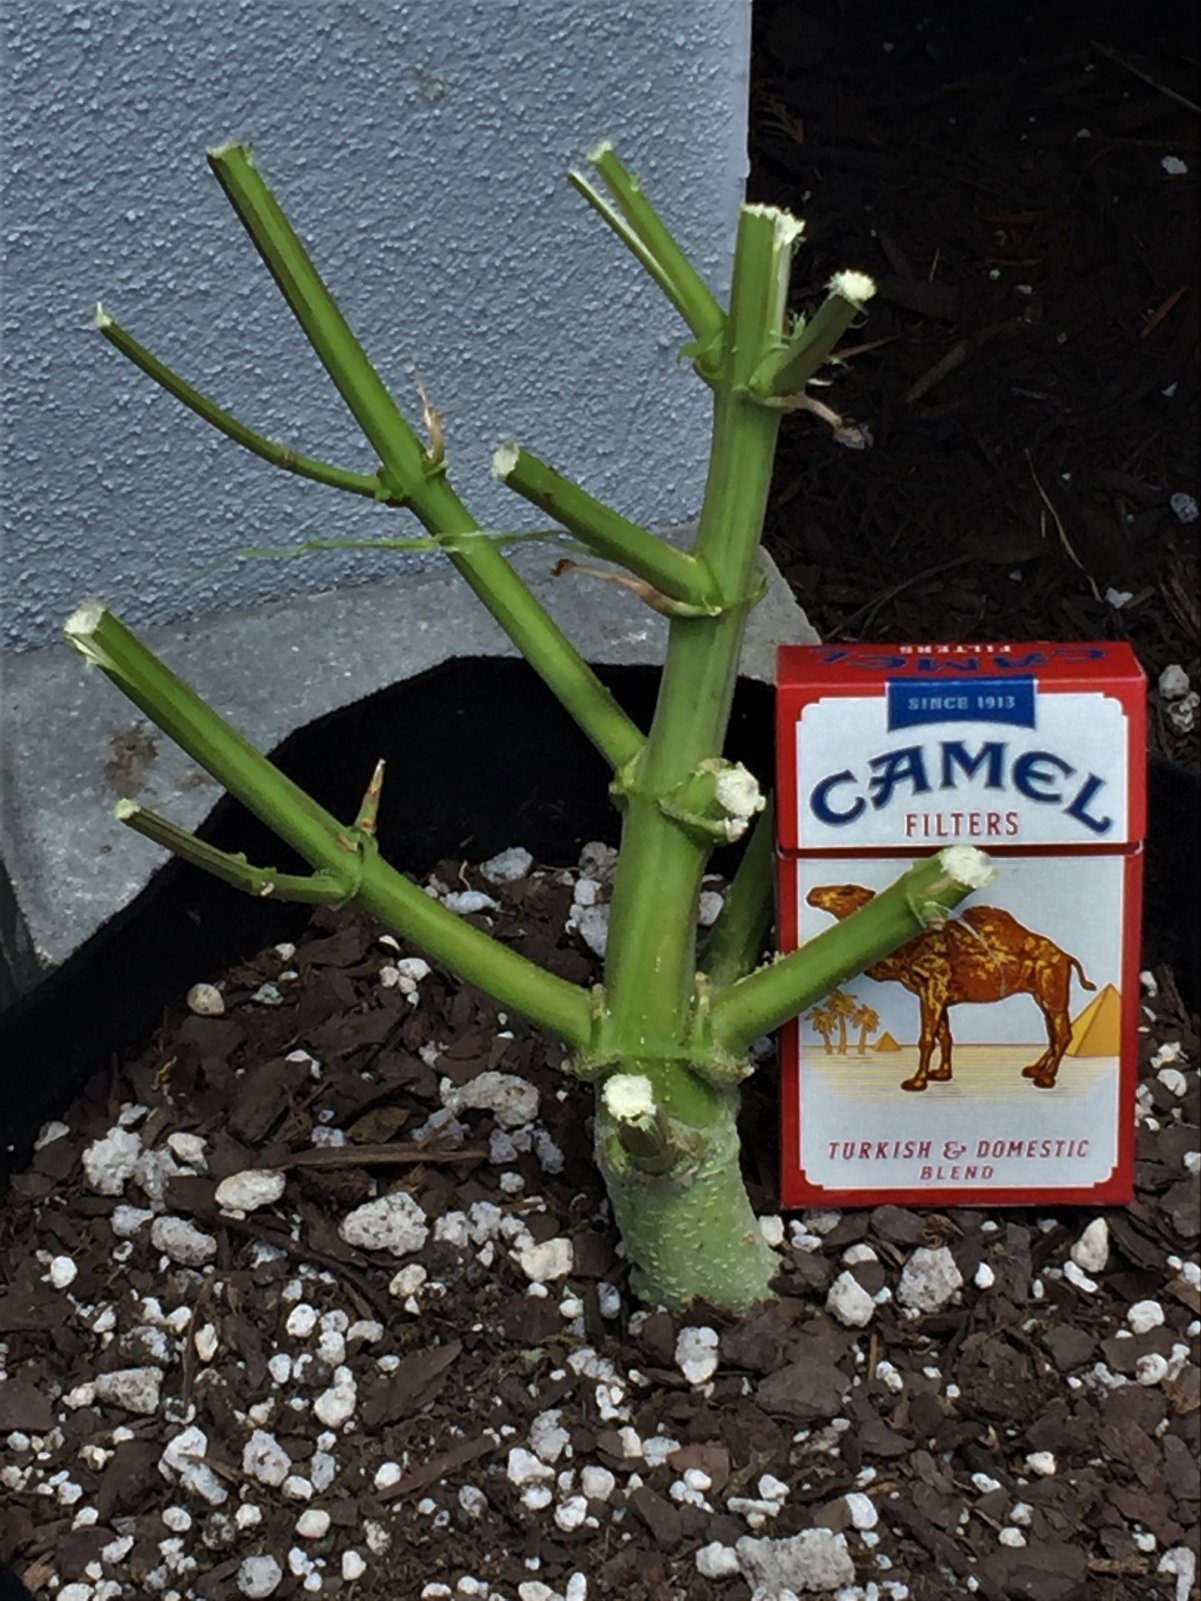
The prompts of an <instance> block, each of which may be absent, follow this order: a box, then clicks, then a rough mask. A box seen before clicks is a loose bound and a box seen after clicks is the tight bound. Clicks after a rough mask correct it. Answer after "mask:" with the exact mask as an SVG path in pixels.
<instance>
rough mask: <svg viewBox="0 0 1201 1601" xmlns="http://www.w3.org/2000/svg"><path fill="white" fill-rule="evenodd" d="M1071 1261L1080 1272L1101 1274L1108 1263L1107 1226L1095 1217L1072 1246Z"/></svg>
mask: <svg viewBox="0 0 1201 1601" xmlns="http://www.w3.org/2000/svg"><path fill="white" fill-rule="evenodd" d="M1071 1258H1072V1261H1073V1262H1074V1263H1075V1264H1076V1266H1077V1267H1078V1268H1080V1269H1081V1271H1082V1272H1085V1273H1103V1272H1104V1271H1105V1267H1106V1264H1107V1263H1108V1261H1109V1224H1108V1223H1107V1222H1106V1221H1105V1219H1104V1218H1103V1217H1095V1218H1093V1220H1092V1222H1091V1223H1090V1224H1089V1225H1088V1227H1087V1228H1086V1229H1085V1230H1084V1232H1083V1233H1082V1234H1081V1236H1080V1238H1079V1239H1078V1240H1077V1241H1076V1243H1075V1244H1074V1245H1073V1246H1072V1250H1071Z"/></svg>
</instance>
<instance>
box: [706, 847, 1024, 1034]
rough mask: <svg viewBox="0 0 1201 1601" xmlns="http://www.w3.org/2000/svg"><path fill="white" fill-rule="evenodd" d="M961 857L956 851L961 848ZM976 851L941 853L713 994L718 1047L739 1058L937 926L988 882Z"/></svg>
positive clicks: (987, 873)
mask: <svg viewBox="0 0 1201 1601" xmlns="http://www.w3.org/2000/svg"><path fill="white" fill-rule="evenodd" d="M960 850H962V847H960ZM983 861H984V859H983V858H982V857H981V855H980V853H979V852H978V851H972V850H970V848H969V850H968V851H967V853H966V854H964V855H959V854H957V850H956V847H954V846H952V847H950V848H948V849H947V850H944V851H940V852H939V853H938V855H937V856H931V857H927V858H926V859H925V860H923V861H920V862H918V863H917V864H916V866H914V867H911V868H910V869H909V871H908V872H907V873H904V874H903V875H902V876H901V877H900V878H898V879H897V880H896V881H895V882H894V883H892V884H890V885H889V886H888V888H887V889H885V890H882V891H881V892H880V893H879V894H878V895H874V896H873V897H872V898H871V900H870V901H868V902H867V903H866V905H864V906H862V907H860V908H859V910H858V911H857V912H855V913H854V914H853V916H851V917H848V918H847V919H846V920H845V921H844V922H841V923H835V924H834V925H833V926H832V927H830V928H827V929H825V930H823V932H822V933H820V934H818V935H817V936H816V937H815V938H814V939H811V940H807V941H806V943H805V944H804V945H802V946H801V947H800V949H799V950H796V951H792V952H790V953H789V955H787V956H783V957H778V958H777V959H776V960H775V961H774V962H770V963H768V964H767V965H766V966H765V967H761V968H759V969H758V971H756V972H754V973H749V974H747V976H746V977H745V978H740V979H738V980H737V981H736V982H735V983H733V984H730V985H728V986H727V987H725V988H724V989H722V990H720V991H718V992H717V993H716V994H715V995H714V997H713V1000H712V1006H711V1011H710V1022H711V1026H712V1029H713V1038H714V1041H715V1043H716V1044H717V1045H718V1047H719V1048H720V1049H722V1050H725V1051H728V1052H730V1053H731V1054H734V1055H739V1054H741V1052H743V1051H744V1050H745V1049H746V1048H747V1046H748V1045H750V1044H751V1042H752V1041H753V1040H756V1039H758V1038H759V1036H760V1035H762V1034H767V1033H770V1032H771V1030H772V1029H775V1028H778V1027H779V1026H780V1024H781V1023H784V1022H787V1020H788V1019H789V1018H790V1017H795V1016H796V1015H797V1014H798V1013H799V1012H803V1011H804V1010H805V1008H806V1007H808V1006H811V1005H812V1004H813V1002H814V1001H816V1000H819V999H820V998H821V996H823V995H827V994H829V992H830V991H831V990H832V989H836V988H837V987H838V985H839V984H841V983H842V982H843V981H844V980H845V979H847V978H850V977H852V976H853V975H854V974H856V973H861V972H863V970H864V969H865V968H867V967H870V966H871V964H872V963H873V962H878V961H880V960H882V959H883V958H884V957H885V956H887V955H889V954H890V953H891V952H892V951H895V950H896V949H897V948H898V946H901V945H904V944H906V943H907V942H908V941H909V940H911V939H914V938H916V936H917V935H918V934H920V933H922V932H923V930H925V929H927V928H930V927H932V926H933V925H934V924H936V923H938V922H941V921H944V920H945V919H946V918H947V917H948V916H949V915H950V913H951V912H952V911H953V909H954V908H955V907H956V906H958V905H959V903H960V902H961V901H962V900H964V899H965V898H966V897H967V896H968V895H970V894H971V892H972V890H973V889H978V888H980V887H981V886H982V885H983V884H986V883H988V882H989V880H990V879H991V878H992V877H993V876H994V873H993V871H992V869H990V868H987V867H985V866H983V865H982V863H983Z"/></svg>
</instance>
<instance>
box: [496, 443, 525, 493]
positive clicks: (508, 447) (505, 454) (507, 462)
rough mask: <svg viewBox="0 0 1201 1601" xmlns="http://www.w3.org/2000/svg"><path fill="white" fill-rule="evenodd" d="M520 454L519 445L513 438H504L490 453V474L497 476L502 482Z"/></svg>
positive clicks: (514, 465)
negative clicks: (501, 443) (497, 447)
mask: <svg viewBox="0 0 1201 1601" xmlns="http://www.w3.org/2000/svg"><path fill="white" fill-rule="evenodd" d="M520 454H521V446H520V445H519V444H518V443H517V441H516V440H515V439H506V440H505V442H504V444H503V445H501V446H500V447H499V449H497V450H495V451H494V452H493V454H492V476H493V478H499V479H500V481H501V483H502V484H503V483H504V481H505V479H506V478H508V476H509V474H510V473H511V472H512V471H513V469H514V467H516V465H517V458H518V456H519V455H520Z"/></svg>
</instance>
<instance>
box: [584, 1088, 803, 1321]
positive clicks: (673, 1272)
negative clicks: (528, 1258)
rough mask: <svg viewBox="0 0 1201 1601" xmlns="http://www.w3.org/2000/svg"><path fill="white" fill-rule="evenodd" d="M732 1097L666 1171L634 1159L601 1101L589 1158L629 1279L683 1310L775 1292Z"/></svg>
mask: <svg viewBox="0 0 1201 1601" xmlns="http://www.w3.org/2000/svg"><path fill="white" fill-rule="evenodd" d="M736 1113H737V1097H736V1096H729V1095H726V1096H723V1097H722V1099H721V1104H720V1108H719V1111H718V1116H717V1118H716V1120H715V1121H714V1122H712V1123H710V1124H708V1125H707V1127H705V1128H704V1129H698V1130H696V1136H695V1137H696V1145H697V1151H698V1154H697V1155H696V1156H695V1157H686V1158H682V1159H681V1160H679V1161H678V1162H677V1163H675V1164H674V1166H673V1167H672V1168H671V1170H670V1171H669V1172H667V1173H648V1172H646V1171H644V1170H643V1169H641V1168H639V1167H638V1166H636V1165H635V1163H634V1162H633V1161H632V1160H631V1157H630V1155H629V1154H628V1152H627V1151H626V1149H625V1148H624V1147H623V1145H622V1144H621V1141H620V1140H619V1138H618V1134H617V1126H616V1124H615V1122H614V1120H613V1118H612V1117H611V1116H610V1115H609V1113H608V1112H607V1111H606V1109H605V1107H604V1104H603V1099H602V1100H599V1101H598V1105H597V1119H596V1157H597V1163H598V1165H599V1167H600V1170H601V1173H602V1174H603V1176H604V1180H605V1184H606V1186H607V1187H608V1191H609V1199H610V1201H611V1202H612V1205H613V1213H614V1219H615V1221H616V1224H617V1228H618V1231H619V1233H620V1235H621V1238H622V1241H623V1242H624V1245H625V1252H626V1257H627V1259H628V1260H629V1261H630V1262H631V1263H632V1264H635V1265H634V1267H633V1271H632V1274H631V1284H632V1287H633V1289H634V1291H635V1293H636V1294H637V1295H638V1296H640V1297H641V1298H642V1299H643V1300H644V1301H646V1302H647V1303H648V1304H649V1305H651V1306H656V1305H658V1306H665V1307H667V1308H668V1310H669V1311H676V1312H678V1311H683V1310H684V1309H685V1308H686V1307H687V1306H688V1305H689V1303H690V1302H692V1301H709V1302H711V1303H712V1304H713V1305H714V1306H718V1307H722V1308H724V1309H726V1310H728V1311H731V1312H746V1311H748V1310H749V1309H750V1308H751V1307H752V1306H754V1305H755V1303H756V1302H758V1301H765V1300H769V1299H770V1298H771V1295H772V1290H771V1279H772V1277H773V1275H774V1274H775V1272H776V1271H777V1269H778V1266H779V1263H778V1261H777V1259H776V1256H775V1253H774V1252H773V1251H772V1250H771V1248H770V1247H769V1246H768V1245H767V1244H766V1243H765V1241H764V1239H763V1236H762V1234H761V1233H760V1232H759V1224H758V1221H757V1219H756V1217H755V1214H754V1212H753V1211H752V1209H751V1203H750V1199H749V1197H748V1196H747V1193H746V1187H745V1186H744V1184H743V1182H742V1174H741V1172H740V1171H739V1166H738V1131H737V1127H736V1125H735V1117H736Z"/></svg>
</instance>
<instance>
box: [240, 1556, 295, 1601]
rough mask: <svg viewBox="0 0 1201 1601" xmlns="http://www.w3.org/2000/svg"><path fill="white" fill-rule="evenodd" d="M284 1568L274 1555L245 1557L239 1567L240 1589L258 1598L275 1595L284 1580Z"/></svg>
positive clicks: (251, 1596) (247, 1594) (253, 1597)
mask: <svg viewBox="0 0 1201 1601" xmlns="http://www.w3.org/2000/svg"><path fill="white" fill-rule="evenodd" d="M283 1577H284V1570H283V1569H282V1568H281V1567H280V1565H279V1563H278V1562H277V1561H276V1560H275V1558H274V1557H273V1556H256V1557H245V1558H244V1559H243V1561H242V1565H241V1567H240V1568H239V1569H238V1589H239V1590H240V1591H241V1593H242V1594H243V1595H244V1596H247V1597H249V1598H251V1601H256V1598H260V1597H264V1596H271V1595H274V1594H275V1592H276V1590H278V1589H279V1586H280V1584H281V1583H282V1582H283Z"/></svg>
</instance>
